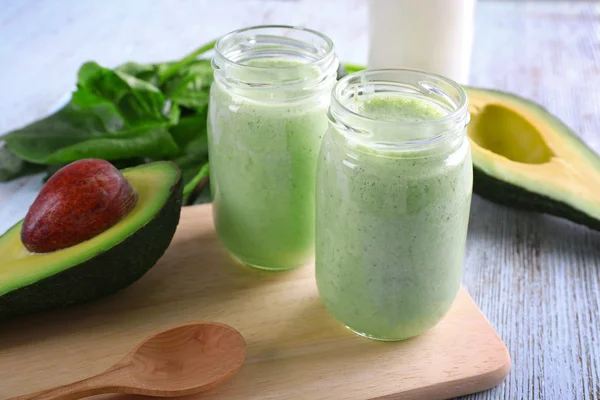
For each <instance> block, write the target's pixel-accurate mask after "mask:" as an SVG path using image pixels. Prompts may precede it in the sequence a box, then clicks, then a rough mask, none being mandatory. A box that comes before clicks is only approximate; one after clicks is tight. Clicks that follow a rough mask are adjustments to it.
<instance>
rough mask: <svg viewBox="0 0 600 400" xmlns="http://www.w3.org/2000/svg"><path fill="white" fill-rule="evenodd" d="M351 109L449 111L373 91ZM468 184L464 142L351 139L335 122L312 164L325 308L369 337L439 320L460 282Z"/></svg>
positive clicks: (420, 117) (403, 334) (395, 113)
mask: <svg viewBox="0 0 600 400" xmlns="http://www.w3.org/2000/svg"><path fill="white" fill-rule="evenodd" d="M353 107H356V108H355V111H357V112H359V113H361V114H362V115H366V116H369V117H372V118H376V119H384V120H390V121H406V122H411V121H424V120H425V121H426V120H431V119H437V118H441V117H443V116H444V115H446V114H447V112H446V111H445V110H444V109H442V108H441V107H439V106H437V105H436V104H434V103H431V102H428V101H426V100H422V99H418V98H409V97H399V96H396V97H394V96H384V95H381V96H376V97H372V98H371V99H370V100H367V101H365V102H362V103H357V104H354V105H353ZM471 188H472V167H471V156H470V148H469V143H468V140H466V139H465V140H464V142H463V144H462V145H461V146H460V147H459V148H458V149H455V150H454V152H451V155H449V156H448V154H446V155H443V154H442V155H440V154H439V152H438V153H431V154H428V153H427V152H426V151H423V150H421V151H419V153H414V154H411V153H401V152H396V153H394V152H393V151H383V150H378V149H375V148H372V147H368V146H363V145H360V144H358V145H355V146H348V144H347V139H346V138H345V137H343V136H342V134H341V133H340V132H338V131H336V129H335V128H334V127H331V128H330V130H329V131H328V132H327V134H326V135H325V138H324V142H323V146H322V149H321V153H320V158H319V164H318V169H317V200H316V201H317V202H316V210H317V211H316V217H317V225H316V273H317V284H318V288H319V293H320V296H321V298H322V299H323V302H324V303H325V305H326V307H327V309H328V310H329V311H330V312H331V313H332V314H333V315H334V316H335V317H336V318H337V319H338V320H340V321H341V322H343V323H344V324H345V325H347V326H348V327H350V328H351V329H353V330H354V331H356V332H358V333H360V334H363V335H365V336H368V337H371V338H376V339H381V340H401V339H405V338H408V337H411V336H415V335H418V334H420V333H422V332H423V331H425V330H427V329H429V328H430V327H432V326H433V325H435V324H436V323H437V322H438V321H439V320H440V319H441V318H442V316H443V315H444V314H445V313H446V312H447V311H448V310H449V308H450V306H451V304H452V302H453V300H454V298H455V296H456V294H457V292H458V289H459V286H460V281H461V274H462V263H463V254H464V248H465V241H466V234H467V225H468V218H469V207H470V200H471Z"/></svg>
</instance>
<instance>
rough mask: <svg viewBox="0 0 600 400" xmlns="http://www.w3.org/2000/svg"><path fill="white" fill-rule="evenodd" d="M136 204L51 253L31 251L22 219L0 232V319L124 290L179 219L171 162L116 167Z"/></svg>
mask: <svg viewBox="0 0 600 400" xmlns="http://www.w3.org/2000/svg"><path fill="white" fill-rule="evenodd" d="M121 172H122V173H123V175H124V176H125V178H127V180H128V181H129V183H130V184H131V185H132V186H133V188H134V189H135V190H136V191H137V193H138V201H137V204H136V206H135V207H134V208H133V210H131V212H130V213H129V214H127V215H126V216H125V217H124V218H123V219H122V220H121V221H119V222H118V223H117V224H116V225H114V226H112V227H111V228H110V229H108V230H106V231H104V232H102V233H100V234H99V235H97V236H95V237H94V238H92V239H90V240H88V241H85V242H83V243H80V244H77V245H75V246H72V247H69V248H66V249H62V250H58V251H55V252H52V253H43V254H39V253H36V254H34V253H30V252H29V251H28V250H27V249H26V248H25V247H24V246H23V244H22V242H21V239H20V231H21V225H22V221H21V222H19V223H17V224H16V225H15V226H13V227H12V228H11V229H9V230H8V231H7V232H6V233H5V234H4V235H2V236H0V319H6V318H9V317H14V316H17V315H22V314H28V313H32V312H37V311H42V310H48V309H53V308H61V307H65V306H69V305H72V304H80V303H85V302H88V301H91V300H95V299H98V298H101V297H104V296H107V295H109V294H111V293H114V292H116V291H118V290H120V289H123V288H125V287H127V286H129V285H130V284H132V283H133V282H135V281H136V280H138V279H139V278H140V277H142V275H144V274H145V273H146V272H147V271H148V270H149V269H150V268H152V266H154V264H155V263H156V262H157V261H158V259H159V258H160V257H161V256H162V255H163V253H164V252H165V250H166V249H167V247H168V246H169V244H170V243H171V239H172V238H173V235H174V233H175V228H176V227H177V224H178V223H179V215H180V212H181V201H182V195H183V183H182V179H181V172H180V170H179V168H177V166H176V165H175V164H173V163H170V162H156V163H151V164H145V165H141V166H138V167H134V168H129V169H125V170H122V171H121Z"/></svg>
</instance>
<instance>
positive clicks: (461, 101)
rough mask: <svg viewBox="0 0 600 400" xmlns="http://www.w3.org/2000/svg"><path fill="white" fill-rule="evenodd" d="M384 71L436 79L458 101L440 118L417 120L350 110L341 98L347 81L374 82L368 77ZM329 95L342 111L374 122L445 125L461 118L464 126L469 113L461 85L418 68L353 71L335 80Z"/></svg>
mask: <svg viewBox="0 0 600 400" xmlns="http://www.w3.org/2000/svg"><path fill="white" fill-rule="evenodd" d="M386 73H387V74H406V73H408V74H415V75H422V76H423V78H434V79H437V80H439V81H441V82H443V83H445V84H447V85H448V86H450V87H451V88H452V89H454V90H455V91H456V93H457V95H458V102H457V103H458V104H456V105H455V106H454V107H453V109H452V110H451V111H450V112H448V114H446V115H444V116H443V117H441V118H435V119H427V120H419V121H397V120H387V119H380V118H374V117H370V116H368V115H364V114H361V113H359V112H356V111H354V110H352V109H351V108H349V107H348V106H347V105H346V104H344V102H343V100H342V90H343V89H345V88H347V87H349V86H350V83H349V81H350V80H352V79H357V78H360V79H361V81H363V82H371V83H376V82H377V81H376V80H374V81H369V80H368V78H369V77H373V76H377V75H381V74H386ZM394 83H402V81H401V80H397V81H394ZM331 97H332V101H333V102H334V103H335V104H337V105H339V106H340V107H341V108H342V109H343V110H344V112H348V113H350V114H351V115H352V116H354V117H356V118H359V119H361V120H365V121H369V122H374V123H377V124H387V125H396V126H398V125H402V126H406V127H411V126H414V127H418V126H423V125H429V126H431V125H445V124H448V123H452V122H453V120H456V121H454V122H456V123H459V122H460V121H461V120H462V119H465V126H466V125H467V124H468V122H469V113H468V112H467V108H468V97H467V93H466V91H465V90H464V89H463V87H462V86H461V85H459V84H458V83H456V82H455V81H453V80H452V79H450V78H446V77H445V76H442V75H439V74H435V73H431V72H428V71H423V70H419V69H411V68H385V69H364V70H361V71H358V72H354V73H352V74H348V75H346V76H345V77H343V78H342V79H340V80H338V81H337V83H336V84H335V86H334V88H333V91H332V96H331ZM465 114H466V117H464V115H465Z"/></svg>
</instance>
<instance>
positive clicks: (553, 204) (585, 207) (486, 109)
mask: <svg viewBox="0 0 600 400" xmlns="http://www.w3.org/2000/svg"><path fill="white" fill-rule="evenodd" d="M465 89H466V91H467V94H468V97H469V112H470V114H471V123H470V124H469V127H468V134H469V138H470V139H471V147H472V152H473V190H474V192H475V193H477V194H479V195H480V196H482V197H485V198H487V199H489V200H492V201H495V202H497V203H501V204H505V205H508V206H511V207H516V208H522V209H526V210H532V211H538V212H543V213H547V214H552V215H556V216H558V217H563V218H567V219H569V220H571V221H574V222H576V223H580V224H584V225H587V226H588V227H590V228H592V229H597V230H600V157H599V156H598V155H597V154H596V153H595V152H594V151H593V150H592V149H590V148H589V147H588V146H587V145H586V144H585V143H584V142H583V141H582V140H581V139H579V137H577V135H576V134H575V133H574V132H573V131H572V130H571V129H569V127H567V126H566V125H565V124H564V123H563V122H561V121H560V120H559V119H558V118H557V117H555V116H553V115H552V114H550V113H549V112H548V111H547V110H545V109H544V108H542V107H541V106H539V105H537V104H536V103H534V102H532V101H529V100H527V99H524V98H522V97H519V96H515V95H513V94H509V93H505V92H501V91H496V90H488V89H478V88H473V87H468V88H465Z"/></svg>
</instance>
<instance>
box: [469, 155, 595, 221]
mask: <svg viewBox="0 0 600 400" xmlns="http://www.w3.org/2000/svg"><path fill="white" fill-rule="evenodd" d="M473 191H474V192H475V193H477V194H478V195H479V196H481V197H483V198H486V199H488V200H491V201H493V202H495V203H498V204H503V205H506V206H509V207H514V208H519V209H522V210H527V211H535V212H541V213H546V214H551V215H554V216H557V217H561V218H566V219H568V220H571V221H573V222H576V223H578V224H582V225H586V226H587V227H589V228H591V229H595V230H600V221H599V220H597V219H595V218H594V217H592V216H590V215H588V214H586V213H585V212H583V211H581V210H579V209H577V208H575V207H572V206H570V205H568V204H566V203H563V202H561V201H559V200H555V199H552V198H550V197H547V196H543V195H541V194H539V193H534V192H532V191H529V190H527V189H525V188H522V187H520V186H516V185H513V184H510V183H507V182H504V181H501V180H499V179H496V178H494V177H493V176H490V175H488V174H486V173H485V172H484V171H482V170H481V169H479V168H477V166H476V165H474V166H473Z"/></svg>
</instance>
